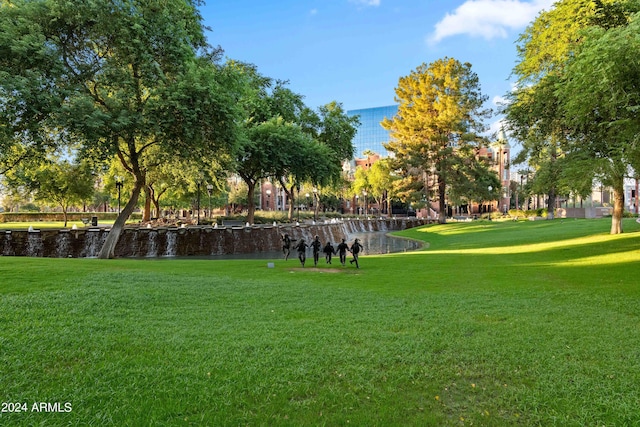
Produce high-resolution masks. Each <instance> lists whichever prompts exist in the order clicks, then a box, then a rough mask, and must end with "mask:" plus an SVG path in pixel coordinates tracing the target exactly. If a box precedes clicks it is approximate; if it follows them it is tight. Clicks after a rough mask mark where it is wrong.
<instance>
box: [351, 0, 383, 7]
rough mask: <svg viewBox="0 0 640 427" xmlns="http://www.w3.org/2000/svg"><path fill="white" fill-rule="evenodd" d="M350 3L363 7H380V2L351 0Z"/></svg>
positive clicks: (377, 0)
mask: <svg viewBox="0 0 640 427" xmlns="http://www.w3.org/2000/svg"><path fill="white" fill-rule="evenodd" d="M349 3H355V4H359V5H362V6H380V0H349Z"/></svg>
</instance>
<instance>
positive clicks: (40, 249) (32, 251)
mask: <svg viewBox="0 0 640 427" xmlns="http://www.w3.org/2000/svg"><path fill="white" fill-rule="evenodd" d="M43 253H44V245H43V244H42V236H41V235H40V232H38V231H30V232H29V233H28V236H27V248H26V255H27V256H43Z"/></svg>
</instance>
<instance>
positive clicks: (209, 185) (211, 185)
mask: <svg viewBox="0 0 640 427" xmlns="http://www.w3.org/2000/svg"><path fill="white" fill-rule="evenodd" d="M212 191H213V184H207V193H209V219H211V192H212Z"/></svg>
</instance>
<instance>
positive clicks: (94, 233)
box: [80, 228, 107, 258]
mask: <svg viewBox="0 0 640 427" xmlns="http://www.w3.org/2000/svg"><path fill="white" fill-rule="evenodd" d="M106 238H107V233H102V232H101V230H99V229H92V228H90V229H89V230H87V232H86V233H85V235H84V245H83V247H82V251H81V252H80V257H86V258H95V257H97V256H98V253H99V251H100V248H102V244H103V243H104V241H105V239H106Z"/></svg>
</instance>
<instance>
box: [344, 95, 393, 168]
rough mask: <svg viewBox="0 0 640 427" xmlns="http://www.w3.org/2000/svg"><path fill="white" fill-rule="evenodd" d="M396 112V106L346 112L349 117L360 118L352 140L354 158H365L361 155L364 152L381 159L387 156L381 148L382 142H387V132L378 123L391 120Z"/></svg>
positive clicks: (385, 151)
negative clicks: (371, 152) (374, 154)
mask: <svg viewBox="0 0 640 427" xmlns="http://www.w3.org/2000/svg"><path fill="white" fill-rule="evenodd" d="M397 112H398V106H397V105H388V106H386V107H375V108H363V109H360V110H349V111H347V115H349V116H360V127H358V132H357V133H356V136H355V137H354V138H353V145H354V147H355V150H354V151H355V157H356V158H363V157H365V155H364V154H363V153H364V151H366V150H371V151H373V152H374V153H376V154H379V155H380V156H381V157H387V156H388V155H389V154H388V153H387V150H386V149H385V148H384V147H383V146H382V143H383V142H384V143H386V142H389V132H388V131H387V130H386V129H384V128H383V127H382V126H381V125H380V122H381V121H382V120H383V119H384V118H389V119H390V118H392V117H393V116H395V115H396V113H397Z"/></svg>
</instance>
